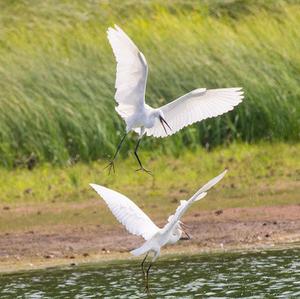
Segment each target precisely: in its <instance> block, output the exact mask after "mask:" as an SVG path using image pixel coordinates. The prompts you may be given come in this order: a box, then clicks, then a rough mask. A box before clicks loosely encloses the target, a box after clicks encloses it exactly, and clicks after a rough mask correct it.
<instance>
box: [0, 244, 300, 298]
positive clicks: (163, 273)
mask: <svg viewBox="0 0 300 299" xmlns="http://www.w3.org/2000/svg"><path fill="white" fill-rule="evenodd" d="M151 270H152V272H151V276H150V288H151V294H152V296H151V297H153V298H197V297H198V298H263V297H264V298H266V297H267V298H300V249H299V248H298V249H289V250H277V251H266V252H258V253H224V254H210V255H209V254H207V255H198V256H197V255H194V256H191V257H187V256H180V257H176V258H175V257H173V258H169V259H167V260H163V261H158V262H157V263H156V264H155V266H154V267H153V269H151ZM142 285H143V282H142V276H141V271H140V265H139V262H138V261H133V262H132V261H130V262H122V263H112V264H106V265H103V264H101V265H92V266H82V267H72V268H64V269H51V270H49V269H48V270H39V271H28V272H24V273H15V274H6V275H1V276H0V298H1V299H2V298H141V297H147V296H146V295H145V294H144V293H143V287H142Z"/></svg>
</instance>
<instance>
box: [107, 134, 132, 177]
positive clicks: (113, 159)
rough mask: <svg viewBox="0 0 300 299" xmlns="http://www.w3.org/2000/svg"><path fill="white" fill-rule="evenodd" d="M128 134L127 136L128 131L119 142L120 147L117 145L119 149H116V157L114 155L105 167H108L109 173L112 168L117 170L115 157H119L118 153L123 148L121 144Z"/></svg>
mask: <svg viewBox="0 0 300 299" xmlns="http://www.w3.org/2000/svg"><path fill="white" fill-rule="evenodd" d="M126 136H127V133H125V134H124V136H123V137H122V139H121V141H120V143H119V144H118V147H117V150H116V152H115V154H114V157H113V158H112V160H111V161H110V162H109V163H108V165H107V166H106V167H105V168H108V172H109V174H110V172H111V170H113V171H114V172H115V164H114V161H115V159H116V157H117V155H118V153H119V151H120V149H121V146H122V144H123V141H124V140H125V137H126Z"/></svg>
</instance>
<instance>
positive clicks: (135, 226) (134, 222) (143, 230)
mask: <svg viewBox="0 0 300 299" xmlns="http://www.w3.org/2000/svg"><path fill="white" fill-rule="evenodd" d="M226 172H227V170H225V171H223V172H222V173H221V174H220V175H218V176H217V177H215V178H213V179H212V180H210V181H209V182H208V183H207V184H205V185H204V186H203V187H201V188H200V189H199V190H198V191H197V192H196V193H195V194H194V195H193V196H192V197H191V198H190V199H189V200H187V201H186V200H181V201H180V205H179V206H178V208H177V209H176V212H175V214H174V215H171V216H170V217H169V218H168V223H167V224H166V225H165V226H164V227H163V228H159V227H158V226H156V225H155V224H154V223H153V222H152V221H151V219H150V218H149V217H148V216H147V215H146V214H145V213H144V212H143V211H142V210H141V209H140V208H139V207H138V206H137V205H136V204H135V203H134V202H132V201H131V200H130V199H129V198H127V197H126V196H125V195H122V194H120V193H118V192H116V191H113V190H111V189H108V188H106V187H103V186H99V185H95V184H90V186H91V187H92V188H93V189H94V190H95V191H96V192H97V193H98V194H99V195H100V196H101V197H102V198H103V199H104V201H105V202H106V204H107V205H108V207H109V209H110V210H111V212H112V213H113V214H114V216H115V217H116V218H117V220H118V221H119V222H120V223H122V224H123V225H124V226H125V228H126V229H127V230H128V231H129V232H130V233H132V234H134V235H137V236H142V237H143V238H144V239H145V240H146V242H145V243H144V244H143V245H142V246H141V247H139V248H137V249H134V250H132V251H131V253H132V254H133V255H135V256H139V255H142V254H146V256H145V258H144V259H143V261H142V264H141V267H142V271H143V279H144V282H145V289H146V290H147V291H148V290H149V284H148V278H149V270H150V268H151V266H152V263H153V262H154V261H155V260H156V259H157V258H158V256H159V254H160V249H161V247H162V246H164V245H166V244H174V243H176V242H177V241H178V240H179V239H180V238H181V235H182V233H183V232H184V233H185V234H186V235H187V236H188V238H189V235H188V234H187V233H186V231H185V229H184V225H183V223H182V222H181V221H180V218H181V217H182V215H183V214H184V212H185V211H186V210H187V209H188V208H189V206H190V205H191V204H192V203H193V202H194V201H198V200H200V199H201V198H203V197H204V196H206V194H207V191H208V190H209V189H210V188H212V187H213V186H214V185H215V184H217V183H218V182H219V181H220V180H221V179H223V177H224V176H225V174H226ZM149 253H153V258H152V260H151V262H150V264H149V266H148V269H147V271H145V268H144V263H145V261H146V259H147V256H148V254H149Z"/></svg>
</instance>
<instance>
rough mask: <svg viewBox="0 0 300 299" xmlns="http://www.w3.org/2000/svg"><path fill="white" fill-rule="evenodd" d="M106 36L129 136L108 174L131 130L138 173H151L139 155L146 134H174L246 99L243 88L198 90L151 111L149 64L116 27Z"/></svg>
mask: <svg viewBox="0 0 300 299" xmlns="http://www.w3.org/2000/svg"><path fill="white" fill-rule="evenodd" d="M107 36H108V40H109V42H110V45H111V47H112V50H113V52H114V55H115V58H116V61H117V73H116V83H115V87H116V93H115V100H116V101H117V104H118V106H117V107H116V111H117V112H118V114H119V115H120V116H121V117H122V118H123V119H124V120H125V123H126V133H125V134H124V136H123V137H122V139H121V141H120V143H119V145H118V147H117V150H116V152H115V154H114V156H113V158H112V160H111V161H110V163H109V164H108V165H107V167H109V171H111V169H113V170H114V161H115V158H116V157H117V155H118V152H119V150H120V148H121V146H122V143H123V141H124V139H125V137H126V136H127V134H128V133H129V132H130V131H135V132H136V133H138V134H139V138H138V142H137V144H136V147H135V150H134V154H135V156H136V159H137V160H138V163H139V165H140V168H139V169H138V170H143V171H146V172H148V173H149V171H147V170H146V169H145V168H144V167H143V165H142V163H141V160H140V158H139V156H138V153H137V151H138V147H139V145H140V141H141V138H142V136H143V135H144V134H146V135H147V136H154V137H166V136H169V135H172V134H174V133H176V132H177V131H179V130H181V129H182V128H184V127H186V126H188V125H191V124H193V123H195V122H198V121H201V120H204V119H206V118H210V117H215V116H218V115H221V114H223V113H225V112H228V111H230V110H232V109H233V108H234V107H235V106H236V105H238V104H239V103H240V102H241V101H242V99H243V91H242V88H240V87H237V88H221V89H210V90H207V89H206V88H198V89H195V90H193V91H191V92H189V93H187V94H185V95H183V96H181V97H179V98H178V99H176V100H175V101H173V102H170V103H169V104H166V105H164V106H162V107H160V108H152V107H150V106H149V105H147V104H146V103H145V92H146V82H147V74H148V65H147V61H146V59H145V57H144V55H143V53H142V52H140V51H139V49H138V48H137V47H136V45H135V44H134V43H133V41H132V40H131V39H130V38H129V37H128V35H127V34H126V33H125V32H124V31H123V30H122V29H121V28H120V27H118V26H117V25H115V27H114V28H111V27H110V28H108V30H107ZM165 59H168V57H165Z"/></svg>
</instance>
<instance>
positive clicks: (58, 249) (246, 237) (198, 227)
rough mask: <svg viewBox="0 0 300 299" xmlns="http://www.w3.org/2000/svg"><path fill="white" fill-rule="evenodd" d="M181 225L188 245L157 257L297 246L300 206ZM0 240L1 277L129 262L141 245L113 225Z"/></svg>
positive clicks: (203, 217) (196, 218)
mask: <svg viewBox="0 0 300 299" xmlns="http://www.w3.org/2000/svg"><path fill="white" fill-rule="evenodd" d="M99 222H100V221H99ZM184 222H185V223H186V224H187V225H188V226H189V233H190V234H191V236H192V240H186V241H180V242H179V243H178V244H176V245H175V246H169V247H167V248H165V250H163V251H162V254H164V252H165V253H179V252H180V253H182V252H190V251H192V252H195V253H196V252H203V251H211V250H213V251H215V250H227V249H228V250H232V249H237V248H247V249H249V248H255V247H268V246H274V245H280V244H288V243H293V242H299V241H300V205H289V206H275V207H264V208H242V209H241V208H236V209H226V210H217V211H209V212H197V213H194V214H190V215H188V216H187V217H185V218H184ZM158 223H159V222H158ZM159 224H160V225H163V224H164V223H163V222H161V223H159ZM0 240H1V241H0V271H2V272H6V271H15V270H18V269H32V268H39V267H46V266H54V265H61V264H77V263H82V262H94V261H99V260H112V259H118V258H129V257H130V255H129V254H128V251H129V250H131V249H133V248H135V247H137V246H139V245H140V244H141V243H142V241H143V240H142V239H141V238H139V237H135V236H132V235H130V234H128V233H127V232H126V231H125V230H124V229H123V228H122V226H121V225H118V224H117V223H116V224H115V225H113V226H105V225H100V224H97V225H88V226H79V225H76V224H71V225H61V224H60V225H52V226H50V227H49V228H46V227H43V226H38V227H35V228H34V229H33V230H29V231H22V230H19V231H17V232H13V231H10V232H1V233H0Z"/></svg>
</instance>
